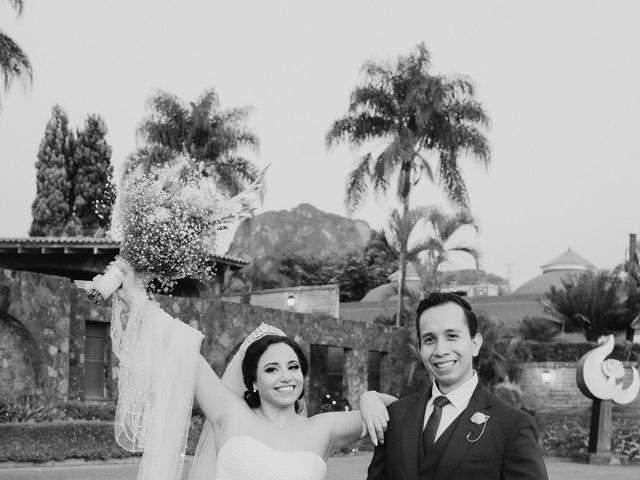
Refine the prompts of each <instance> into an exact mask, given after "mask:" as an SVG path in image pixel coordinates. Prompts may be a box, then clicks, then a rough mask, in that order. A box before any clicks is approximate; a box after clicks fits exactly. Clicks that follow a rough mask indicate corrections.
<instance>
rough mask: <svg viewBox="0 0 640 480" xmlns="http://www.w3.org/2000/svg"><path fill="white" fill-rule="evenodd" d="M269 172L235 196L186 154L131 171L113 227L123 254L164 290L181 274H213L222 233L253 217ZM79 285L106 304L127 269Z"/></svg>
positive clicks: (109, 271) (110, 271)
mask: <svg viewBox="0 0 640 480" xmlns="http://www.w3.org/2000/svg"><path fill="white" fill-rule="evenodd" d="M265 172H266V169H265V170H263V172H262V173H261V174H260V175H259V177H258V179H257V180H256V181H255V182H253V183H252V184H251V185H250V186H249V187H248V188H247V189H246V190H244V191H243V192H241V193H240V194H238V195H236V196H235V197H233V198H231V199H228V198H225V197H224V196H222V195H221V194H220V193H219V192H218V189H217V188H216V186H215V183H214V181H213V179H212V178H211V177H206V176H204V175H203V173H202V169H201V168H200V166H199V165H197V164H195V163H194V162H193V161H191V160H189V159H186V158H183V159H180V161H179V162H177V164H175V165H173V166H170V167H164V168H161V169H158V170H156V171H153V172H152V173H145V172H142V171H136V170H134V171H131V172H129V173H128V175H127V176H126V177H125V179H124V180H123V183H122V185H121V187H120V189H119V192H118V195H117V197H116V204H115V209H114V231H115V232H116V234H117V235H118V236H120V237H121V239H122V243H121V249H120V257H121V258H122V259H124V260H126V261H127V262H128V263H129V265H131V267H132V268H133V269H134V270H135V271H136V272H137V273H138V274H139V275H141V276H142V277H143V278H145V279H146V281H147V282H149V281H151V280H152V279H155V280H157V284H158V285H159V288H158V290H160V291H161V292H168V291H169V289H170V288H171V287H172V286H173V285H174V284H175V281H176V280H177V279H180V278H185V277H188V278H196V279H207V278H211V277H213V276H214V274H215V272H214V264H213V262H211V257H212V256H213V255H215V251H216V240H217V237H218V233H219V232H220V231H221V230H224V229H227V228H228V227H229V225H231V224H232V223H235V222H238V221H240V220H242V219H244V218H246V217H250V216H251V215H252V213H253V211H254V210H255V208H256V205H257V203H258V200H259V198H260V196H261V190H262V184H263V181H264V175H265ZM76 283H77V284H79V286H80V287H81V288H83V289H85V290H86V291H87V293H88V294H89V297H90V298H91V299H92V300H93V301H94V302H96V303H102V302H103V301H104V300H106V299H107V298H108V297H109V296H110V295H111V294H113V292H115V290H117V289H118V287H119V286H120V284H121V283H122V273H121V272H119V270H118V269H117V268H116V267H115V266H113V265H110V267H108V269H107V271H106V272H105V274H104V275H98V276H96V277H95V278H94V279H93V281H92V282H76Z"/></svg>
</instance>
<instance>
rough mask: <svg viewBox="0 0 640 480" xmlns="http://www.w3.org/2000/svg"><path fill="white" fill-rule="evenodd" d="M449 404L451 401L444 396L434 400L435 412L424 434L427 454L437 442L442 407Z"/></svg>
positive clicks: (423, 438)
mask: <svg viewBox="0 0 640 480" xmlns="http://www.w3.org/2000/svg"><path fill="white" fill-rule="evenodd" d="M448 403H450V402H449V399H448V398H447V397H445V396H444V395H440V396H439V397H436V398H435V399H434V400H433V412H431V416H430V417H429V420H428V421H427V426H426V427H425V428H424V432H423V433H422V440H423V443H424V453H425V454H426V453H427V450H428V449H429V447H430V446H431V445H433V444H434V443H435V442H436V433H437V432H438V425H440V418H441V417H442V407H444V406H445V405H446V404H448Z"/></svg>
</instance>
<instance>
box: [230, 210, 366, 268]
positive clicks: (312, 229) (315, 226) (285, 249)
mask: <svg viewBox="0 0 640 480" xmlns="http://www.w3.org/2000/svg"><path fill="white" fill-rule="evenodd" d="M370 237H371V227H369V224H368V223H367V222H365V221H363V220H351V219H349V218H345V217H341V216H340V215H334V214H332V213H326V212H323V211H321V210H319V209H317V208H316V207H314V206H313V205H310V204H308V203H302V204H300V205H298V206H297V207H295V208H293V209H292V210H279V211H268V212H264V213H261V214H259V215H256V216H255V217H253V219H251V220H245V221H244V222H243V223H242V224H241V225H240V226H239V227H238V229H237V231H236V233H235V236H234V238H233V241H232V242H231V245H230V246H229V251H228V252H227V254H228V255H232V256H234V257H240V258H247V256H249V257H253V258H260V257H267V256H279V255H280V254H283V253H294V254H296V255H301V256H313V257H315V258H322V257H329V256H342V255H344V254H345V253H347V252H350V251H354V250H355V251H362V250H363V249H364V247H365V245H366V244H367V242H368V241H369V238H370ZM247 259H248V258H247Z"/></svg>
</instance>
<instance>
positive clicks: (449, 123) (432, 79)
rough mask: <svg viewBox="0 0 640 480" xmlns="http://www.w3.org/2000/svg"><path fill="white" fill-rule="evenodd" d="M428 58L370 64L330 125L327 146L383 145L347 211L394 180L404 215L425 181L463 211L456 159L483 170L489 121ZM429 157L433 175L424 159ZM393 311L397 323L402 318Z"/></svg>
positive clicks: (353, 185) (466, 90) (422, 53)
mask: <svg viewBox="0 0 640 480" xmlns="http://www.w3.org/2000/svg"><path fill="white" fill-rule="evenodd" d="M430 67H431V62H430V54H429V52H428V51H427V49H426V47H425V45H424V44H419V45H418V46H417V48H416V50H415V51H414V52H412V53H411V54H410V55H408V56H406V57H405V56H399V57H398V60H397V62H396V64H395V65H393V66H392V65H388V64H380V63H376V62H373V61H368V62H366V63H365V64H364V66H363V71H364V74H365V80H364V83H363V84H361V85H358V86H356V88H355V89H354V90H353V92H352V93H351V101H350V104H349V111H348V113H347V114H346V115H345V116H343V117H342V118H340V119H338V120H336V121H334V122H333V124H332V125H331V127H330V129H329V132H328V133H327V136H326V142H327V145H328V146H332V145H335V144H337V143H340V142H348V143H350V144H351V145H353V146H355V147H361V146H362V145H363V144H365V143H368V142H370V141H373V140H378V141H379V140H383V141H386V143H385V145H386V146H385V148H384V150H383V151H382V153H381V154H379V155H374V154H373V153H372V152H369V153H367V154H365V155H364V156H363V157H362V158H361V159H360V161H359V162H358V164H357V165H356V167H355V168H354V170H353V171H351V173H350V174H349V177H348V179H347V186H346V199H345V204H346V207H347V211H348V212H350V213H351V212H353V211H354V210H355V209H356V208H357V207H358V206H359V205H360V203H361V201H362V199H363V198H364V195H365V194H366V193H367V190H368V187H369V184H371V185H372V186H373V190H374V191H375V192H376V193H386V192H387V191H388V189H389V187H390V183H391V177H392V176H393V175H395V174H396V173H397V174H398V183H397V188H396V194H397V196H398V199H399V200H400V202H401V203H402V206H403V215H404V214H407V213H408V211H409V195H410V193H411V189H412V188H413V187H414V186H415V185H416V184H417V183H418V182H419V181H420V180H421V179H422V177H427V178H428V179H430V180H432V181H435V180H436V179H437V181H438V182H439V183H440V184H441V185H442V186H443V187H444V190H445V192H446V193H447V194H448V196H449V197H450V198H451V199H452V200H453V201H454V202H456V203H458V204H460V205H462V206H466V205H467V204H468V195H467V189H466V185H465V182H464V179H463V177H462V173H461V171H460V168H459V166H458V157H459V156H460V154H461V153H469V154H471V156H473V157H475V158H476V159H478V160H479V161H480V162H481V163H482V164H484V165H488V164H489V159H490V149H489V143H488V141H487V139H486V138H485V136H484V133H483V130H484V129H485V128H486V127H487V126H488V124H489V118H488V117H487V114H486V113H485V111H484V109H483V108H482V106H481V105H480V103H479V102H478V101H477V100H476V99H475V89H474V86H473V83H472V82H471V80H469V79H468V78H466V77H460V76H457V77H447V76H443V75H434V74H432V73H431V72H430ZM428 154H433V156H435V158H436V159H437V160H436V161H437V169H436V168H434V167H433V166H432V165H431V164H430V163H429V159H428ZM406 254H407V252H405V251H402V250H401V251H400V255H399V264H400V288H401V289H403V288H404V284H405V277H406V263H407V261H408V259H407V258H406V256H407V255H406ZM399 311H400V304H398V316H399V315H400V313H399Z"/></svg>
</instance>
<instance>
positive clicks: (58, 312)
mask: <svg viewBox="0 0 640 480" xmlns="http://www.w3.org/2000/svg"><path fill="white" fill-rule="evenodd" d="M0 295H1V296H2V298H0V307H1V308H2V310H0V312H2V315H0V324H1V325H2V327H1V328H0V346H2V347H1V348H0V352H3V353H0V361H2V359H3V358H4V359H5V360H6V365H7V369H9V370H10V371H11V373H10V374H4V375H5V377H6V378H5V377H2V376H0V381H1V382H2V388H3V389H4V390H7V391H12V393H14V394H19V393H32V392H35V393H39V394H41V395H42V396H44V397H48V398H57V399H60V400H82V399H84V376H85V371H84V370H85V369H84V365H85V359H84V352H85V324H86V322H87V321H93V322H105V323H108V322H110V321H111V308H110V302H107V303H106V304H105V305H103V306H96V305H94V304H93V303H91V302H90V301H89V300H88V299H87V298H86V296H85V295H84V293H83V292H81V291H79V290H78V289H77V288H76V287H75V286H73V284H72V283H71V281H70V280H69V279H66V278H60V277H53V276H45V275H38V274H32V273H25V272H17V271H11V270H3V269H0ZM157 299H158V301H159V303H160V304H161V305H162V307H163V308H164V309H165V310H166V311H167V312H168V313H170V314H171V315H173V316H175V317H177V318H180V319H182V320H183V321H185V322H188V323H189V324H190V325H192V326H193V327H194V328H197V329H199V330H201V331H202V332H203V333H204V334H205V337H206V338H205V341H204V342H203V345H202V350H201V352H202V354H203V356H204V357H205V358H206V359H207V360H208V361H209V363H210V364H211V365H212V366H213V368H214V370H215V371H216V372H217V373H218V374H221V373H222V372H223V370H224V367H225V365H226V364H227V362H228V361H229V359H230V357H231V355H232V353H233V351H234V349H236V348H237V346H238V345H239V344H240V343H241V341H242V340H243V339H244V338H245V336H246V335H247V334H248V333H250V332H251V331H252V330H253V329H254V328H255V327H257V326H258V325H259V324H260V323H261V322H266V323H269V324H272V325H275V326H278V327H280V328H282V329H283V330H284V331H285V332H287V334H288V335H289V336H290V337H292V338H293V339H294V340H296V341H297V342H298V343H300V345H301V346H302V348H303V350H304V351H305V353H306V354H307V355H308V356H309V355H310V351H311V345H323V346H332V347H339V348H343V349H345V363H344V370H343V376H344V380H343V385H345V391H344V396H345V398H346V399H347V400H348V401H349V403H350V404H351V405H352V406H354V407H356V406H357V403H358V396H359V394H360V393H361V392H362V391H364V390H366V389H367V385H366V384H367V373H368V372H367V358H368V352H369V351H374V352H380V353H382V354H383V355H382V358H383V359H384V360H383V362H382V365H381V367H380V389H381V390H383V391H386V392H389V393H392V394H396V395H398V394H400V393H402V392H404V391H406V386H405V383H406V382H405V381H406V373H407V372H406V370H407V368H406V365H407V364H408V363H409V361H410V358H409V350H408V349H407V348H406V345H407V344H408V342H409V340H408V334H407V332H406V331H405V330H403V329H397V328H395V327H387V326H381V325H377V324H368V323H363V322H354V321H343V320H339V319H337V318H335V317H333V316H331V315H327V314H303V313H297V312H293V311H283V310H277V309H270V308H261V307H257V306H252V305H243V304H234V303H229V302H223V301H219V300H213V299H205V298H183V297H162V296H159V297H158V298H157ZM7 319H13V320H12V321H13V322H14V323H15V325H18V326H19V329H22V331H23V335H22V337H17V336H16V335H15V334H11V335H10V334H9V333H7V332H9V331H12V332H13V331H14V330H15V328H12V327H9V326H8V325H9V321H8V320H7ZM16 350H22V352H21V353H20V352H18V353H16ZM106 350H107V355H106V357H105V363H106V365H107V368H106V369H105V386H106V398H107V399H110V398H115V396H116V395H117V391H116V388H115V385H116V382H117V376H118V368H117V359H116V358H115V356H114V355H112V354H111V349H110V348H107V349H106ZM25 352H26V353H25ZM9 358H11V360H9ZM20 358H23V359H24V358H29V359H31V364H32V368H31V369H30V368H29V365H28V361H27V360H24V361H21V360H20ZM0 365H1V364H0ZM320 369H321V367H319V366H315V373H316V374H317V375H319V376H321V375H320V374H321V372H320ZM310 375H311V376H313V375H314V366H313V365H311V371H310ZM311 385H313V382H311V383H310V382H309V378H308V379H307V385H306V391H307V392H308V395H309V397H308V398H309V400H310V403H313V402H316V403H317V398H319V397H318V396H319V395H322V393H323V392H322V391H321V390H322V383H317V384H316V385H315V388H311Z"/></svg>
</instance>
